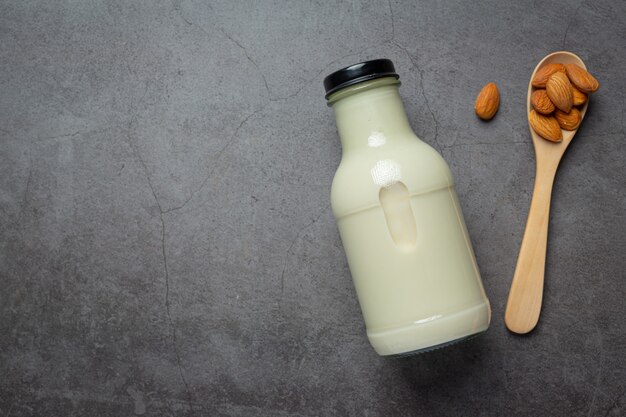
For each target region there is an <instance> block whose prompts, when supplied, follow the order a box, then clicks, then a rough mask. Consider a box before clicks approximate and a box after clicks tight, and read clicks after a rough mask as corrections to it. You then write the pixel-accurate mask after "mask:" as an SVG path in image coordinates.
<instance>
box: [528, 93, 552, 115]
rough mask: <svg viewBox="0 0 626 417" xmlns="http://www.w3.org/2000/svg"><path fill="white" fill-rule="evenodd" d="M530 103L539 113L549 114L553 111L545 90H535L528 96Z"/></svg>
mask: <svg viewBox="0 0 626 417" xmlns="http://www.w3.org/2000/svg"><path fill="white" fill-rule="evenodd" d="M530 104H532V106H533V107H534V108H535V110H537V112H539V113H541V114H550V113H552V112H553V111H554V104H552V102H551V101H550V98H549V97H548V94H547V93H546V90H535V91H534V92H533V94H532V95H531V96H530Z"/></svg>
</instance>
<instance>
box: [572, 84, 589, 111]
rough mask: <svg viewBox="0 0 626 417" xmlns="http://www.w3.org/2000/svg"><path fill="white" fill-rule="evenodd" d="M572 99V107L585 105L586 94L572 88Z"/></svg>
mask: <svg viewBox="0 0 626 417" xmlns="http://www.w3.org/2000/svg"><path fill="white" fill-rule="evenodd" d="M572 98H573V100H572V104H573V105H574V106H580V105H581V104H585V102H586V101H587V94H585V93H583V92H582V91H580V90H579V89H578V88H576V87H574V86H572Z"/></svg>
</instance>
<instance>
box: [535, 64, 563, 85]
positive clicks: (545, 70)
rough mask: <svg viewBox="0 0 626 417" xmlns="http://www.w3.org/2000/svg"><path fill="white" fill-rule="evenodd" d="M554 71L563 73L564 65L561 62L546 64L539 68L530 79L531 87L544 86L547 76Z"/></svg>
mask: <svg viewBox="0 0 626 417" xmlns="http://www.w3.org/2000/svg"><path fill="white" fill-rule="evenodd" d="M555 72H562V73H563V74H565V66H564V65H563V64H546V65H544V66H543V67H541V68H539V69H538V70H537V72H536V73H535V76H534V77H533V80H532V85H533V87H540V88H545V87H546V83H547V82H548V78H550V76H551V75H552V74H554V73H555Z"/></svg>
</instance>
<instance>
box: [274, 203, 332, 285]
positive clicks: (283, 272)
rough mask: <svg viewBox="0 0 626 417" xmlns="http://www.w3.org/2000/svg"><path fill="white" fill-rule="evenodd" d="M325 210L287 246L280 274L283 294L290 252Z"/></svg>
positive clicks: (305, 226) (299, 231)
mask: <svg viewBox="0 0 626 417" xmlns="http://www.w3.org/2000/svg"><path fill="white" fill-rule="evenodd" d="M324 211H325V210H322V212H321V213H320V214H319V215H318V216H317V217H316V218H314V219H313V220H311V221H310V222H309V223H307V224H306V225H304V226H303V227H302V228H301V229H300V230H298V233H296V237H294V238H293V240H292V241H291V244H290V245H289V247H288V248H287V252H286V253H285V261H284V262H283V271H282V272H281V274H280V293H281V294H283V293H284V292H285V270H286V269H287V262H288V261H289V254H290V253H291V250H292V249H293V247H294V245H295V244H296V242H297V241H298V240H299V239H300V235H302V233H303V232H305V231H306V230H307V229H308V228H309V227H311V226H313V225H314V224H315V223H317V221H318V220H319V219H320V218H321V217H322V215H323V214H324Z"/></svg>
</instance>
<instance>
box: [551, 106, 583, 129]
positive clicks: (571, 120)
mask: <svg viewBox="0 0 626 417" xmlns="http://www.w3.org/2000/svg"><path fill="white" fill-rule="evenodd" d="M554 118H555V119H556V121H557V122H558V123H559V126H561V129H564V130H576V129H577V128H578V126H579V125H580V120H581V118H580V110H578V109H577V108H576V107H572V110H570V112H569V113H563V112H562V111H561V110H557V111H556V112H555V113H554Z"/></svg>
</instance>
